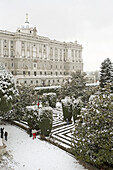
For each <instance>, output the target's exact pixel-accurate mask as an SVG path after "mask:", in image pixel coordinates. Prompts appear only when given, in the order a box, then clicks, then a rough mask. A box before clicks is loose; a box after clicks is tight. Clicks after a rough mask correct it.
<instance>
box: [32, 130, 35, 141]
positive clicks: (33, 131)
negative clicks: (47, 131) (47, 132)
mask: <svg viewBox="0 0 113 170" xmlns="http://www.w3.org/2000/svg"><path fill="white" fill-rule="evenodd" d="M32 133H33V139H34V138H36V130H32Z"/></svg>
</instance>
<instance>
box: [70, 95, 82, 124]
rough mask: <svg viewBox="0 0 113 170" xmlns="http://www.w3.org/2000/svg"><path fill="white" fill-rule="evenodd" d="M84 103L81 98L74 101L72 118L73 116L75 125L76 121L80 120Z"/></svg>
mask: <svg viewBox="0 0 113 170" xmlns="http://www.w3.org/2000/svg"><path fill="white" fill-rule="evenodd" d="M82 105H83V102H82V100H81V99H80V98H77V99H75V100H74V101H73V104H72V116H73V121H74V123H75V121H76V120H77V119H78V117H79V115H80V111H81V108H82Z"/></svg>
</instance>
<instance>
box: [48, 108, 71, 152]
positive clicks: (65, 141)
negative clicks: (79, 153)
mask: <svg viewBox="0 0 113 170" xmlns="http://www.w3.org/2000/svg"><path fill="white" fill-rule="evenodd" d="M73 130H74V124H73V123H72V124H67V122H65V121H63V114H62V109H57V108H56V109H54V111H53V127H52V131H51V137H52V139H53V141H54V143H56V144H58V145H60V146H63V147H65V148H66V149H67V148H70V147H71V142H72V139H73V136H72V131H73Z"/></svg>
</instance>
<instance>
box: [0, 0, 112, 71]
mask: <svg viewBox="0 0 113 170" xmlns="http://www.w3.org/2000/svg"><path fill="white" fill-rule="evenodd" d="M26 13H28V14H29V22H30V24H31V25H33V26H36V27H37V30H38V34H39V35H41V36H46V37H49V38H50V39H52V40H53V39H56V40H60V41H66V42H70V41H71V42H74V41H75V40H77V42H78V43H79V44H82V46H83V53H82V57H83V61H84V71H95V70H100V66H101V63H102V62H103V61H104V60H105V59H106V58H107V57H108V58H110V60H111V61H112V62H113V0H0V29H1V30H7V31H14V32H15V31H16V29H17V27H19V26H20V25H22V24H24V22H25V15H26Z"/></svg>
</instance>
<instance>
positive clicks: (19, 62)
mask: <svg viewBox="0 0 113 170" xmlns="http://www.w3.org/2000/svg"><path fill="white" fill-rule="evenodd" d="M0 62H1V63H3V64H4V65H5V67H6V68H7V69H8V70H9V71H10V72H12V74H13V75H14V77H15V81H16V83H17V84H30V85H35V86H48V85H61V84H64V82H65V81H66V79H68V78H69V77H70V75H71V73H72V72H76V71H78V70H79V71H83V60H82V45H79V44H78V43H77V41H75V42H74V43H72V42H69V43H66V42H60V41H56V40H50V39H49V38H48V37H43V36H39V35H38V34H37V29H36V27H32V26H30V24H29V21H28V15H26V21H25V24H24V25H23V26H21V27H20V28H17V30H16V32H9V31H3V30H0Z"/></svg>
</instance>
